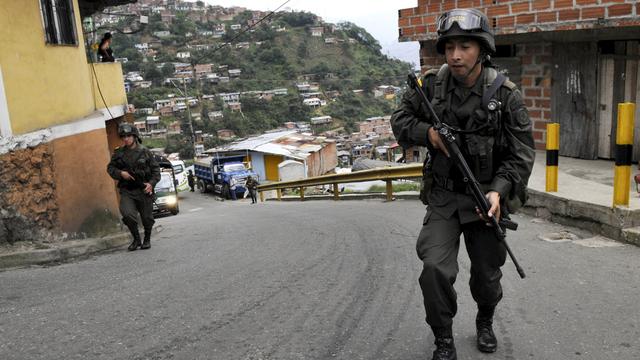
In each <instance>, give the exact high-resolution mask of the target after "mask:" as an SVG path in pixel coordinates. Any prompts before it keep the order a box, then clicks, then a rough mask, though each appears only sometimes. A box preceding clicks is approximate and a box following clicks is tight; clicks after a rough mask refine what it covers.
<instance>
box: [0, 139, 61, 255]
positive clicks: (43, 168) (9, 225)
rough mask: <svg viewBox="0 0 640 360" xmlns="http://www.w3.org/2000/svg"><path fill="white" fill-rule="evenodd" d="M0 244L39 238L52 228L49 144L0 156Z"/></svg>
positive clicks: (54, 209)
mask: <svg viewBox="0 0 640 360" xmlns="http://www.w3.org/2000/svg"><path fill="white" fill-rule="evenodd" d="M0 184H1V185H0V243H3V242H8V243H13V242H15V241H21V240H24V241H34V240H43V239H44V238H46V237H47V235H46V234H44V233H45V232H47V231H50V230H52V229H54V228H55V227H56V224H57V221H58V204H57V201H56V198H55V180H54V161H53V149H52V146H51V144H42V145H38V146H35V147H33V148H26V149H18V150H14V151H10V152H7V153H4V154H1V155H0Z"/></svg>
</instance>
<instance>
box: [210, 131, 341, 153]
mask: <svg viewBox="0 0 640 360" xmlns="http://www.w3.org/2000/svg"><path fill="white" fill-rule="evenodd" d="M325 142H330V141H327V140H326V138H324V137H314V136H309V135H305V134H300V133H298V132H296V131H295V130H285V131H276V132H272V133H266V134H262V135H260V136H255V137H252V138H248V139H244V140H239V141H236V142H233V143H231V144H229V145H226V146H223V147H220V148H217V149H210V150H207V151H206V152H208V153H211V152H217V151H219V152H225V151H256V152H262V153H266V154H272V155H281V156H286V157H289V158H292V159H297V160H305V159H306V158H307V157H309V155H310V154H311V153H313V152H317V151H320V150H322V148H323V145H322V144H323V143H325Z"/></svg>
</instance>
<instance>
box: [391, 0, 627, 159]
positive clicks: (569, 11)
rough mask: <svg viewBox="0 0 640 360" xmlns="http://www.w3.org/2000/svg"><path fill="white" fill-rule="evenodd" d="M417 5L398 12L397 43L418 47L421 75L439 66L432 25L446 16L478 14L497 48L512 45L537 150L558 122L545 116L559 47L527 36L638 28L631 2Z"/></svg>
mask: <svg viewBox="0 0 640 360" xmlns="http://www.w3.org/2000/svg"><path fill="white" fill-rule="evenodd" d="M417 4H418V6H417V7H415V8H408V9H401V10H399V11H398V27H399V40H400V41H419V42H420V65H421V69H422V71H423V72H424V71H426V70H428V69H431V68H434V67H439V66H440V65H441V64H443V63H444V62H445V59H444V57H443V56H441V55H438V54H437V52H436V49H435V39H436V38H437V33H436V28H435V26H436V25H435V23H436V20H437V18H438V16H439V15H440V14H442V13H443V12H444V11H447V10H451V9H454V8H476V9H479V10H481V11H483V12H484V13H485V14H486V15H487V17H488V18H489V22H490V25H491V26H492V27H493V29H494V32H495V34H496V43H497V44H500V43H501V41H500V40H501V36H505V40H503V44H504V43H507V42H508V43H509V44H511V45H515V50H516V53H515V57H518V58H519V59H520V61H521V65H522V69H521V71H522V72H521V74H520V75H521V91H522V94H523V97H524V99H525V103H526V105H527V108H528V109H529V114H530V116H531V119H532V120H533V124H534V139H535V141H536V147H537V148H539V149H543V148H544V144H545V141H546V139H545V137H546V124H547V122H550V121H557V120H558V119H554V118H553V116H552V114H551V69H552V67H551V66H552V64H551V54H552V48H553V46H562V45H561V44H556V45H554V43H550V42H548V43H540V42H539V41H541V40H540V39H542V37H541V36H537V37H534V38H528V37H529V36H528V34H531V33H553V34H558V33H562V32H564V33H566V34H567V35H569V34H572V33H571V31H575V32H574V33H579V31H576V30H585V29H592V30H600V29H609V30H611V29H614V28H615V29H617V30H618V31H619V30H620V29H621V28H622V29H624V28H625V27H628V28H629V29H628V30H626V31H629V32H632V31H637V28H638V27H639V26H640V4H639V1H637V0H531V1H522V0H448V1H442V0H417ZM546 38H547V37H545V39H546ZM506 39H509V40H506ZM515 39H519V40H515ZM536 39H537V40H536ZM532 41H533V42H532ZM547 41H553V40H547ZM511 56H513V55H511ZM595 70H596V69H594V71H595ZM593 101H597V99H593Z"/></svg>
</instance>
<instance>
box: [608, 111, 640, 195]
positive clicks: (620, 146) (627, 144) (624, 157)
mask: <svg viewBox="0 0 640 360" xmlns="http://www.w3.org/2000/svg"><path fill="white" fill-rule="evenodd" d="M635 111H636V105H635V104H634V103H621V104H618V126H617V128H616V129H617V132H616V167H615V173H614V176H613V206H614V207H615V206H616V205H625V206H628V205H629V186H630V181H631V159H632V157H633V117H634V114H635Z"/></svg>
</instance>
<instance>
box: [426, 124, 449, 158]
mask: <svg viewBox="0 0 640 360" xmlns="http://www.w3.org/2000/svg"><path fill="white" fill-rule="evenodd" d="M428 136H429V142H430V143H431V145H433V147H434V148H436V149H440V151H442V152H444V154H445V155H447V157H450V156H449V150H447V147H446V146H445V145H444V142H443V141H442V138H441V137H440V134H439V133H438V131H437V130H436V129H434V128H433V127H430V128H429V135H428Z"/></svg>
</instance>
